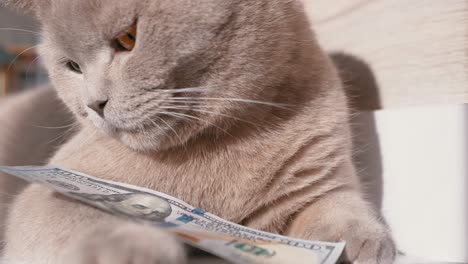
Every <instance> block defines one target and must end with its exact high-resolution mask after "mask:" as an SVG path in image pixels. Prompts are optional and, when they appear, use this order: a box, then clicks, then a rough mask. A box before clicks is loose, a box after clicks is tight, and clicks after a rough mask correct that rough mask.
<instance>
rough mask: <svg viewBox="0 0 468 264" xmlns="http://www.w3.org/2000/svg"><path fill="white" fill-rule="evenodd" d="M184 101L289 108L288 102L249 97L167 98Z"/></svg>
mask: <svg viewBox="0 0 468 264" xmlns="http://www.w3.org/2000/svg"><path fill="white" fill-rule="evenodd" d="M170 100H171V101H185V100H198V101H205V100H206V101H220V102H230V103H231V102H236V103H246V104H257V105H266V106H272V107H277V108H282V109H285V110H291V108H289V107H291V106H293V105H290V104H280V103H272V102H265V101H257V100H249V99H239V98H210V97H199V98H195V97H174V98H170V99H168V101H170Z"/></svg>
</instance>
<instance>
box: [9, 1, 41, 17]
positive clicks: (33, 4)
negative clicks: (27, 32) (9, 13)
mask: <svg viewBox="0 0 468 264" xmlns="http://www.w3.org/2000/svg"><path fill="white" fill-rule="evenodd" d="M48 2H49V0H3V1H2V3H4V5H5V6H7V7H9V8H11V9H14V10H17V11H19V12H21V13H24V14H28V15H34V16H39V14H40V13H41V12H40V10H41V8H43V7H44V6H45V5H48Z"/></svg>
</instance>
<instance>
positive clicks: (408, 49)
mask: <svg viewBox="0 0 468 264" xmlns="http://www.w3.org/2000/svg"><path fill="white" fill-rule="evenodd" d="M302 1H303V2H304V4H305V6H306V8H307V12H308V14H309V15H310V17H311V20H312V21H313V24H314V28H315V30H316V32H317V34H318V37H319V39H320V42H321V43H322V45H323V47H324V49H326V50H327V51H330V52H335V53H336V52H337V51H338V52H345V53H347V54H348V55H351V56H347V57H348V58H347V60H346V58H345V59H344V60H343V58H341V60H340V61H341V63H344V64H345V65H346V67H348V70H356V69H357V70H358V71H361V70H363V69H364V68H365V66H366V64H367V68H368V69H367V70H366V69H364V72H367V73H373V74H374V76H360V77H356V76H352V75H350V74H348V75H347V76H348V77H350V78H360V79H359V80H355V79H354V80H350V82H358V83H359V84H360V85H363V86H365V87H364V89H366V90H365V91H364V92H362V93H361V95H360V98H361V99H362V100H360V101H359V103H358V107H359V108H361V109H376V108H382V107H384V108H388V107H400V106H413V105H421V104H445V103H468V1H466V0H444V1H442V0H411V1H407V0H373V1H371V0H333V1H329V0H302ZM353 63H357V66H353ZM368 70H370V71H368ZM366 79H367V80H366ZM371 86H375V87H374V88H377V91H376V92H372V91H370V90H368V89H370V88H372V87H371ZM354 89H356V88H354Z"/></svg>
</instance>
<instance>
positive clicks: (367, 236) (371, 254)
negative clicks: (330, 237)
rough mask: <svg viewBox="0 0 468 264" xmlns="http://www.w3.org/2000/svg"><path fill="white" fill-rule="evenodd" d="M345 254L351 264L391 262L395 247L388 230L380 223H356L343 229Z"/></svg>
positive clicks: (384, 263)
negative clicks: (364, 224) (352, 226)
mask: <svg viewBox="0 0 468 264" xmlns="http://www.w3.org/2000/svg"><path fill="white" fill-rule="evenodd" d="M342 240H345V241H346V248H345V254H346V258H347V260H348V261H351V262H352V263H353V264H392V263H393V262H394V261H395V255H396V248H395V243H394V242H393V239H392V237H391V235H390V232H389V231H388V230H387V228H385V227H384V226H383V225H382V224H380V223H373V224H371V223H369V225H367V226H362V225H359V224H358V225H356V226H354V228H351V229H348V230H347V231H344V234H343V235H342Z"/></svg>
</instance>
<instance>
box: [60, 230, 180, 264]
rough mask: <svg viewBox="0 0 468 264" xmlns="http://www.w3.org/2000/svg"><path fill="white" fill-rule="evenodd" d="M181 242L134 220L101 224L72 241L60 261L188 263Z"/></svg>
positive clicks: (83, 263)
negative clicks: (134, 222)
mask: <svg viewBox="0 0 468 264" xmlns="http://www.w3.org/2000/svg"><path fill="white" fill-rule="evenodd" d="M186 262H187V260H186V253H185V250H184V247H183V245H182V243H180V242H179V241H177V239H176V237H175V236H174V235H172V234H170V233H167V232H165V231H164V230H158V229H155V228H152V227H148V226H143V225H137V224H132V223H120V224H115V225H102V226H99V227H97V228H96V229H94V230H93V231H92V232H90V233H88V234H86V235H83V236H82V237H81V238H80V239H78V240H77V241H73V242H72V243H71V245H70V247H69V248H68V250H66V251H65V252H64V254H63V256H62V258H61V262H59V263H69V264H147V263H152V264H153V263H154V264H185V263H186Z"/></svg>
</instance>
